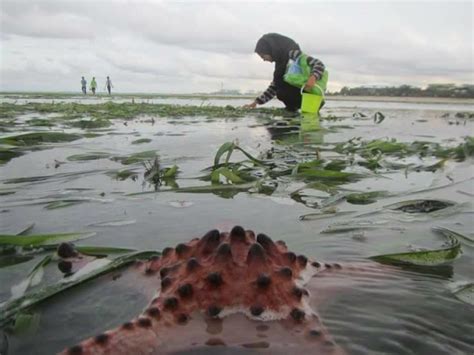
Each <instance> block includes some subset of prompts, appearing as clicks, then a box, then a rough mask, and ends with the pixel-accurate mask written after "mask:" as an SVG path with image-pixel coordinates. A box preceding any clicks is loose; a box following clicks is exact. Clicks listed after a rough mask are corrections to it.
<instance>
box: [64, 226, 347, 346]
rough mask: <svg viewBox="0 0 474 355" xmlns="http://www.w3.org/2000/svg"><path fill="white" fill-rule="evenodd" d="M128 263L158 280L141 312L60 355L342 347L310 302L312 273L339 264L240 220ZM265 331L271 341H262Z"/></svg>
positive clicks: (67, 256)
mask: <svg viewBox="0 0 474 355" xmlns="http://www.w3.org/2000/svg"><path fill="white" fill-rule="evenodd" d="M58 254H60V255H61V254H63V256H65V259H64V260H66V261H67V260H68V259H69V260H71V259H74V258H75V257H77V254H75V253H74V252H73V253H70V254H69V255H68V253H58ZM134 267H135V268H136V270H138V271H139V272H140V273H142V274H143V275H145V276H146V277H153V278H156V280H157V283H158V284H160V287H159V288H158V290H157V292H156V295H155V297H154V298H153V299H152V300H151V302H150V303H149V305H148V306H147V307H146V309H145V310H144V311H143V313H142V314H140V315H139V316H138V317H137V318H135V319H133V320H132V321H129V322H126V323H124V324H123V325H122V326H120V327H118V328H115V329H113V330H109V331H106V332H104V333H102V334H100V335H97V336H95V337H93V338H89V339H87V340H85V341H82V342H81V343H80V344H78V345H75V346H72V347H70V348H68V349H65V350H64V351H63V352H62V354H69V355H77V354H164V353H166V354H168V353H181V352H183V351H190V350H192V349H193V348H195V349H201V351H202V349H203V347H206V346H209V348H208V349H210V346H227V347H231V348H233V349H242V350H246V349H247V351H251V350H250V349H253V351H257V350H258V352H259V353H261V352H264V353H271V354H288V353H294V352H297V353H305V354H309V353H311V354H342V353H344V351H343V350H342V349H341V348H340V347H339V346H338V345H336V344H335V342H334V341H333V339H332V338H331V336H330V335H329V333H328V331H327V330H326V329H325V328H324V326H323V325H322V323H321V320H320V318H319V316H318V315H317V313H316V311H315V309H313V308H312V307H311V305H310V303H311V302H310V300H311V298H312V297H313V296H312V295H311V284H312V283H314V282H315V281H314V279H313V277H314V276H315V275H316V274H318V273H320V272H322V271H325V270H326V271H329V270H335V269H336V270H337V269H340V268H341V266H340V265H339V264H324V263H320V262H317V261H311V260H308V258H307V257H305V256H303V255H298V256H297V255H295V254H294V253H292V252H290V251H288V248H287V246H286V244H285V243H284V242H283V241H277V242H274V241H273V240H272V239H270V238H269V237H268V236H266V235H265V234H258V235H257V236H255V234H254V233H253V232H252V231H250V230H247V231H245V230H244V229H243V228H242V227H240V226H236V227H234V228H233V229H232V230H231V232H230V233H220V232H219V231H218V230H212V231H210V232H208V233H207V234H206V235H204V236H203V237H202V238H195V239H192V240H191V241H189V242H188V243H186V244H178V245H177V246H176V247H175V248H165V249H164V250H163V252H162V256H161V257H155V258H152V259H150V260H149V261H147V262H137V264H136V265H135V266H134ZM158 280H160V282H158ZM305 286H306V287H307V288H305ZM206 324H207V328H206V326H205V325H206ZM269 333H271V339H277V340H278V341H277V342H271V343H269V342H267V341H266V340H268V339H266V338H267V336H268V334H269ZM224 349H226V348H224ZM227 349H229V348H227Z"/></svg>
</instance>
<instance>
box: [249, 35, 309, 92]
mask: <svg viewBox="0 0 474 355" xmlns="http://www.w3.org/2000/svg"><path fill="white" fill-rule="evenodd" d="M292 49H300V46H299V45H298V43H296V42H295V41H293V40H292V39H291V38H288V37H285V36H283V35H280V34H278V33H267V34H266V35H263V36H262V37H261V38H260V39H259V40H258V42H257V45H256V47H255V53H259V54H269V55H270V56H271V57H272V59H273V60H274V61H275V71H274V72H273V83H274V84H275V85H276V86H277V87H280V86H281V85H283V84H284V81H283V75H285V71H286V65H287V64H288V59H289V58H288V52H289V51H290V50H292Z"/></svg>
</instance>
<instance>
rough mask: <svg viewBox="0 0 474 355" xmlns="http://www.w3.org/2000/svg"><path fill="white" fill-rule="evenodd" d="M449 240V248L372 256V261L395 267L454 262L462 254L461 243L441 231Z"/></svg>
mask: <svg viewBox="0 0 474 355" xmlns="http://www.w3.org/2000/svg"><path fill="white" fill-rule="evenodd" d="M440 233H441V234H443V235H444V236H445V237H446V238H447V239H448V243H449V246H447V247H445V248H440V249H433V250H423V251H414V252H407V253H395V254H385V255H376V256H371V257H370V259H372V260H374V261H377V262H380V263H385V264H395V265H419V266H434V265H442V264H445V263H447V262H450V261H453V260H454V259H456V258H457V256H458V255H459V254H460V253H461V243H459V241H458V240H457V239H456V237H454V236H453V235H449V234H446V233H444V232H442V231H440Z"/></svg>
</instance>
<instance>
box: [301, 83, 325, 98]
mask: <svg viewBox="0 0 474 355" xmlns="http://www.w3.org/2000/svg"><path fill="white" fill-rule="evenodd" d="M305 85H306V84H304V85H303V86H302V87H301V91H300V92H301V95H303V90H304V87H305ZM314 86H316V87H317V88H318V89H319V90H321V96H322V97H323V99H324V90H323V89H322V88H321V86H319V85H318V84H316V83H314Z"/></svg>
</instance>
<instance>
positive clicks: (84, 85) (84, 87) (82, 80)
mask: <svg viewBox="0 0 474 355" xmlns="http://www.w3.org/2000/svg"><path fill="white" fill-rule="evenodd" d="M81 88H82V93H83V94H84V95H86V93H87V80H86V79H84V77H82V79H81Z"/></svg>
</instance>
